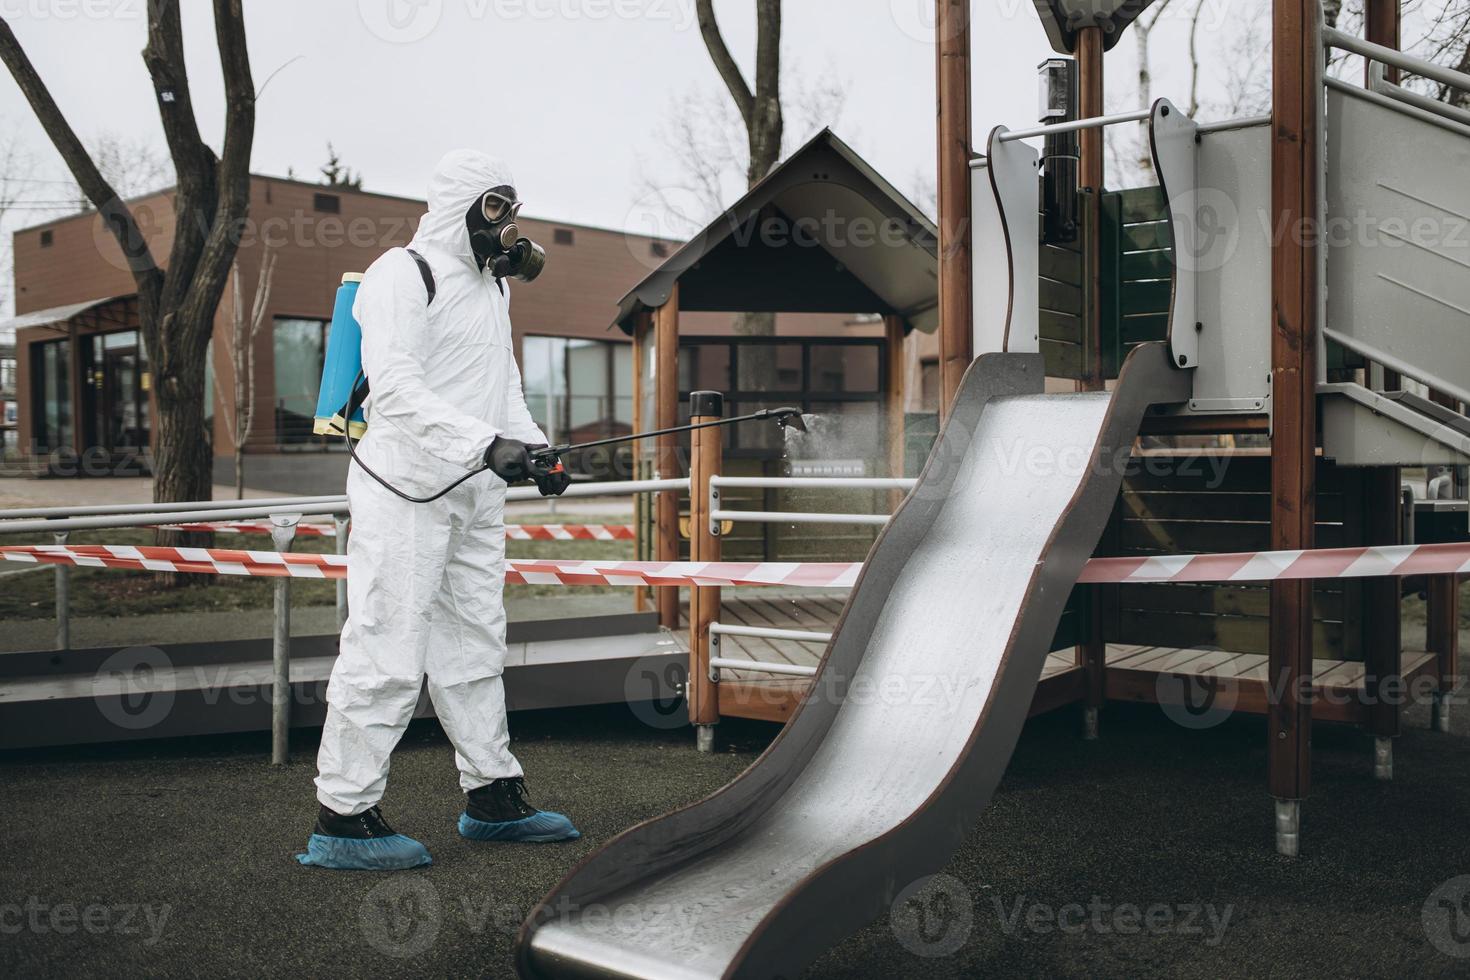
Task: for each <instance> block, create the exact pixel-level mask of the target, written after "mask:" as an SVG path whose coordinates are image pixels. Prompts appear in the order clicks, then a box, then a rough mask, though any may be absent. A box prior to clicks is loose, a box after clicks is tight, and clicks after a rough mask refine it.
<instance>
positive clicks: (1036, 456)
mask: <svg viewBox="0 0 1470 980" xmlns="http://www.w3.org/2000/svg"><path fill="white" fill-rule="evenodd" d="M1042 372H1043V366H1042V360H1041V357H1040V355H1035V354H992V355H985V356H983V357H981V358H980V359H979V360H977V361H976V362H975V363H974V364H973V365H972V366H971V368H970V370H969V372H968V373H967V374H966V376H965V380H964V382H963V384H962V385H961V389H960V392H959V395H958V396H957V399H956V404H955V406H954V409H953V411H952V412H951V415H950V418H949V420H948V421H947V422H946V423H945V426H944V429H943V430H942V431H941V433H940V436H939V439H938V440H937V441H936V444H935V448H934V450H933V452H932V453H931V455H930V458H929V461H928V463H927V464H926V466H925V469H924V473H923V475H922V476H921V477H920V480H919V483H918V485H917V486H916V487H915V489H914V490H913V492H911V493H910V494H909V496H908V497H907V498H906V499H905V501H904V503H903V505H902V507H901V508H900V509H899V511H898V512H897V513H896V514H895V516H894V519H893V520H892V521H891V522H889V524H888V526H887V527H886V528H885V529H884V531H883V533H882V535H881V536H880V537H879V539H878V540H877V542H876V543H875V544H874V546H873V550H872V552H871V553H870V555H869V557H868V560H867V562H866V563H865V565H864V569H863V573H862V576H861V577H860V578H859V580H858V582H857V585H856V586H855V587H854V589H853V592H852V595H851V597H850V599H849V601H848V604H847V608H846V610H845V611H844V613H843V617H842V620H841V621H840V622H839V624H838V626H837V629H836V631H835V634H834V636H833V639H832V642H831V644H830V646H829V647H828V650H827V653H826V656H825V657H824V659H823V661H822V665H821V667H820V668H819V671H818V674H817V676H816V677H815V678H814V680H813V686H812V689H811V692H810V693H809V694H808V696H807V698H806V700H805V701H804V702H803V703H802V705H801V706H800V708H799V709H798V710H797V712H796V713H795V715H793V717H792V719H791V721H790V722H789V723H788V724H787V726H786V728H785V729H784V730H783V731H782V733H781V735H780V736H778V737H777V739H776V740H775V741H774V742H773V743H772V744H771V746H770V748H768V749H767V750H766V752H765V753H764V754H763V755H762V756H761V757H760V758H759V759H758V760H757V761H756V762H755V763H754V764H753V765H752V766H751V767H750V768H749V769H747V770H746V771H745V772H744V773H742V774H741V776H739V777H738V778H737V779H736V780H735V781H733V782H732V783H730V784H729V785H728V786H726V787H724V788H723V789H721V790H719V791H718V792H716V793H715V794H713V795H712V796H710V797H708V798H706V799H704V800H702V801H700V802H698V803H696V804H693V805H691V806H689V807H686V808H684V809H681V810H677V811H674V812H673V813H670V814H666V815H665V816H662V817H659V818H657V819H654V820H651V821H648V822H647V823H644V824H640V825H639V826H637V827H634V828H632V829H631V830H628V831H626V832H624V833H623V834H621V835H619V836H618V837H616V838H614V839H613V840H612V841H611V842H610V843H609V844H608V845H607V846H606V847H604V848H603V849H602V850H600V851H598V852H596V853H594V854H593V855H591V856H590V857H588V858H587V859H586V860H584V861H583V862H582V863H581V864H580V865H578V866H577V867H576V868H574V869H573V870H572V871H571V872H570V873H569V874H568V875H567V877H566V878H565V879H564V880H563V881H562V882H561V883H560V884H559V885H558V886H557V887H556V888H555V889H554V890H553V891H552V892H551V893H550V894H549V895H547V897H546V898H545V899H543V902H542V904H541V906H539V907H538V908H537V909H536V910H535V911H533V912H532V914H531V916H530V917H529V918H528V919H527V921H526V923H525V925H524V926H523V927H522V930H521V935H520V939H519V942H518V947H517V968H518V969H519V971H520V972H521V974H522V976H525V977H630V978H631V977H637V978H650V980H652V978H669V980H673V978H715V977H773V976H791V975H794V974H795V973H797V972H799V971H800V969H801V968H802V967H803V966H804V965H806V964H807V963H809V962H810V961H811V960H812V959H813V958H815V957H816V956H817V955H819V954H820V953H821V952H822V951H823V950H825V949H826V948H827V947H829V946H830V945H832V944H833V943H835V942H838V941H840V940H841V939H842V938H843V937H844V936H846V935H848V934H850V933H851V932H852V931H854V930H855V929H857V928H859V927H861V926H862V925H864V924H866V923H867V922H869V921H871V920H872V919H874V918H876V917H878V916H880V915H885V914H887V912H888V909H889V907H890V905H891V903H892V902H893V900H894V897H895V896H896V895H897V894H898V893H899V892H900V891H902V890H903V889H904V888H905V887H906V886H908V885H909V884H910V883H911V882H913V881H915V880H917V879H919V878H921V877H923V876H925V875H928V874H932V873H933V872H935V871H937V870H939V869H940V868H942V867H943V866H944V864H945V863H946V862H947V861H948V859H949V857H950V855H951V854H952V853H953V851H954V849H955V848H956V847H957V846H958V844H959V843H960V841H961V839H962V837H963V836H964V834H965V832H966V831H967V829H968V828H969V827H970V825H971V824H972V823H973V822H974V820H975V819H976V818H977V817H978V816H979V815H980V813H981V812H982V810H983V809H984V807H985V805H986V803H987V802H988V801H989V799H990V796H991V794H992V793H993V791H994V789H995V786H996V784H997V783H998V782H999V780H1000V777H1001V774H1002V773H1003V772H1004V770H1005V767H1006V764H1007V762H1008V761H1009V759H1010V756H1011V752H1012V749H1013V748H1014V746H1015V742H1016V739H1017V738H1018V736H1019V734H1020V731H1021V727H1022V725H1023V723H1024V722H1025V719H1026V715H1027V709H1028V707H1029V705H1030V702H1031V697H1032V693H1033V691H1034V689H1035V686H1036V681H1037V678H1038V677H1039V675H1040V672H1041V667H1042V664H1043V663H1044V661H1045V658H1046V654H1047V652H1048V647H1049V645H1050V642H1051V639H1052V636H1053V634H1054V632H1055V630H1056V626H1057V622H1058V620H1059V619H1060V617H1061V614H1062V610H1063V607H1064V605H1065V603H1066V601H1067V597H1068V595H1069V593H1070V591H1071V588H1072V586H1073V584H1074V582H1075V580H1076V578H1077V575H1078V574H1079V573H1080V571H1081V569H1082V566H1083V564H1084V563H1085V562H1086V560H1087V559H1088V558H1089V557H1090V556H1091V554H1092V551H1093V549H1094V547H1095V546H1096V543H1097V540H1098V538H1099V536H1100V535H1101V533H1102V529H1103V527H1104V525H1105V524H1106V522H1107V520H1108V516H1109V514H1110V512H1111V510H1112V505H1113V501H1114V500H1115V499H1116V496H1117V492H1118V487H1119V484H1120V482H1121V479H1122V475H1123V474H1122V464H1123V463H1125V462H1126V460H1127V458H1128V453H1129V450H1130V448H1131V446H1132V444H1133V440H1134V437H1135V434H1136V433H1137V431H1138V426H1139V423H1140V421H1141V419H1142V417H1143V414H1144V412H1145V411H1146V410H1147V409H1148V407H1149V406H1150V405H1151V404H1154V403H1163V402H1176V401H1180V400H1183V399H1184V398H1187V397H1188V392H1189V376H1188V372H1185V371H1178V370H1175V369H1174V368H1173V367H1172V365H1170V363H1169V360H1168V354H1167V352H1166V351H1165V349H1164V348H1163V345H1160V344H1149V345H1144V346H1142V347H1140V348H1138V349H1136V350H1135V351H1134V352H1133V354H1132V355H1131V356H1130V357H1129V359H1128V362H1127V364H1126V365H1125V367H1124V370H1123V373H1122V376H1121V377H1120V378H1119V379H1118V383H1117V385H1116V387H1115V389H1114V390H1113V391H1112V392H1110V393H1100V392H1099V393H1084V394H1075V395H1043V394H1041V391H1042V387H1043V379H1042Z"/></svg>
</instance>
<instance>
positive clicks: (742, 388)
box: [679, 337, 886, 472]
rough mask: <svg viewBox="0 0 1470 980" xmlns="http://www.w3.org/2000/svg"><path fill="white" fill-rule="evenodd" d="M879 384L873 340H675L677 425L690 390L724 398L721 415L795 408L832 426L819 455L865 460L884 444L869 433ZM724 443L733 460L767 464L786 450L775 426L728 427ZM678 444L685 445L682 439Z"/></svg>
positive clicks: (879, 361) (878, 352) (882, 377)
mask: <svg viewBox="0 0 1470 980" xmlns="http://www.w3.org/2000/svg"><path fill="white" fill-rule="evenodd" d="M885 383H886V372H885V370H884V366H883V341H882V340H878V339H871V340H870V339H867V338H848V339H837V338H829V337H818V338H801V337H781V338H774V339H764V338H762V339H755V338H750V339H739V338H736V339H731V338H727V337H681V338H680V339H679V399H680V417H679V420H680V421H681V422H687V421H688V420H689V419H688V415H689V393H690V392H691V391H700V390H710V391H719V392H722V393H724V395H725V414H726V415H727V416H735V415H745V414H748V413H750V412H754V411H757V410H758V409H762V408H774V407H777V406H785V405H793V406H795V407H797V408H800V409H801V410H802V411H803V412H813V413H817V414H820V415H823V416H826V417H828V418H829V419H831V420H832V424H831V426H830V427H829V428H828V430H826V432H825V434H824V435H823V438H824V439H825V440H827V443H828V444H827V445H825V446H824V447H823V448H824V451H827V450H830V451H832V452H834V453H837V454H838V455H843V454H846V455H848V456H852V457H854V458H862V459H865V460H866V459H870V458H871V457H873V452H872V447H874V446H878V445H881V444H882V439H879V438H877V437H876V436H874V435H873V433H875V432H877V429H876V428H875V426H876V425H877V422H876V421H875V419H877V418H878V414H877V413H878V410H879V405H880V403H881V402H882V400H883V397H884V395H883V392H884V385H885ZM724 438H725V445H726V446H727V447H728V448H729V449H730V451H731V455H733V456H736V457H739V456H746V457H759V458H773V457H776V456H780V455H781V454H782V453H783V452H785V451H786V447H785V445H784V442H785V436H784V434H783V433H782V431H781V430H780V429H779V428H778V427H776V426H774V425H769V426H761V425H755V426H736V427H732V428H730V429H727V430H726V431H725V437H724ZM681 444H684V445H687V443H686V442H684V441H683V440H682V439H681ZM874 472H876V470H875V471H874Z"/></svg>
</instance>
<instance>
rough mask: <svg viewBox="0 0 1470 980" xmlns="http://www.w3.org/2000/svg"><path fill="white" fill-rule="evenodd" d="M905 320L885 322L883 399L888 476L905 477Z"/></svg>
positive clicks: (895, 495) (894, 498)
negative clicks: (886, 427) (884, 382)
mask: <svg viewBox="0 0 1470 980" xmlns="http://www.w3.org/2000/svg"><path fill="white" fill-rule="evenodd" d="M903 328H904V320H903V317H901V316H898V315H896V314H890V315H889V316H885V317H884V318H883V339H884V345H883V351H884V356H885V358H886V359H887V370H886V372H885V373H886V374H887V382H888V390H887V392H886V393H885V396H886V397H885V399H884V414H885V415H886V416H887V419H886V421H887V426H888V475H889V476H896V477H902V476H903V464H904V441H903V440H904V429H903V410H904V404H905V397H906V394H907V393H906V391H905V385H906V383H907V381H908V362H907V360H906V359H905V357H904V354H905V348H904V342H905V340H904V329H903ZM889 496H890V498H891V499H890V501H889V507H890V509H891V508H893V507H897V506H898V502H899V501H900V500H902V499H903V491H901V490H895V491H893V492H892V493H891V494H890V495H889Z"/></svg>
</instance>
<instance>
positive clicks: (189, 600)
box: [0, 514, 633, 621]
mask: <svg viewBox="0 0 1470 980" xmlns="http://www.w3.org/2000/svg"><path fill="white" fill-rule="evenodd" d="M626 522H627V519H626V518H625V517H616V516H612V517H599V516H587V517H581V516H579V517H578V518H577V519H576V521H575V523H579V524H617V523H626ZM516 523H523V524H555V523H573V522H572V521H570V520H567V519H566V518H565V517H560V516H553V515H550V514H534V515H528V516H521V517H518V518H517V519H516ZM37 542H38V538H37V536H35V535H25V536H21V535H3V536H0V544H36V543H37ZM48 543H49V542H48ZM69 543H71V544H123V545H151V544H153V532H152V531H148V530H142V529H131V528H129V529H118V530H107V531H76V532H73V533H72V535H71V539H70V542H69ZM214 547H216V548H228V549H235V550H242V551H270V550H272V548H271V540H270V535H268V534H218V535H215V543H214ZM293 550H294V551H298V552H303V553H312V554H323V553H330V552H332V551H335V550H336V540H335V539H334V538H329V537H308V536H304V535H303V536H301V537H298V538H297V539H296V544H295V547H294V548H293ZM506 553H507V555H508V556H509V557H511V558H548V559H568V560H591V559H605V560H627V559H631V558H632V557H633V542H632V541H508V542H506ZM25 567H26V566H23V565H21V564H19V563H17V562H0V571H13V570H17V569H21V568H25ZM48 570H49V569H48ZM185 580H186V583H185V584H184V585H181V586H178V587H166V586H164V585H163V584H161V583H160V582H159V581H158V579H157V578H156V577H155V576H153V575H150V574H147V573H145V572H130V571H120V570H117V569H109V568H73V569H72V570H71V612H72V615H73V616H79V617H106V616H140V615H145V614H149V613H210V612H233V611H238V610H249V609H269V608H270V607H271V603H272V597H273V591H274V590H273V580H272V579H268V578H246V577H242V576H233V575H231V576H226V575H189V576H185ZM576 591H577V592H578V593H579V594H584V595H585V594H592V593H606V592H615V591H625V590H623V589H619V588H616V587H613V586H577V587H576ZM505 592H506V597H507V598H527V597H540V596H554V595H558V594H565V593H566V592H567V587H566V586H559V585H511V586H507V587H506V590H505ZM336 596H337V590H336V583H335V582H330V581H325V580H319V579H295V580H293V582H292V584H291V597H292V605H293V606H302V607H304V606H330V605H333V604H334V603H335V602H336ZM55 601H56V600H55V590H54V586H53V576H51V575H49V574H47V571H32V572H27V573H26V574H24V575H7V576H6V577H5V578H3V579H0V620H4V621H15V620H36V619H52V618H53V617H54V616H55V609H56V607H55Z"/></svg>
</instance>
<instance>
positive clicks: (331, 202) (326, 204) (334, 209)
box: [311, 193, 342, 214]
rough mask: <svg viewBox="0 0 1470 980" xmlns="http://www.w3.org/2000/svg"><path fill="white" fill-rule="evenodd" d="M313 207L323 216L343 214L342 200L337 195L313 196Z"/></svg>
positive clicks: (319, 194) (318, 194)
mask: <svg viewBox="0 0 1470 980" xmlns="http://www.w3.org/2000/svg"><path fill="white" fill-rule="evenodd" d="M311 206H312V207H313V208H315V209H316V210H318V211H320V212H321V213H322V214H341V213H342V199H341V198H340V197H338V196H337V195H336V194H321V193H317V194H313V195H312V196H311Z"/></svg>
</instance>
